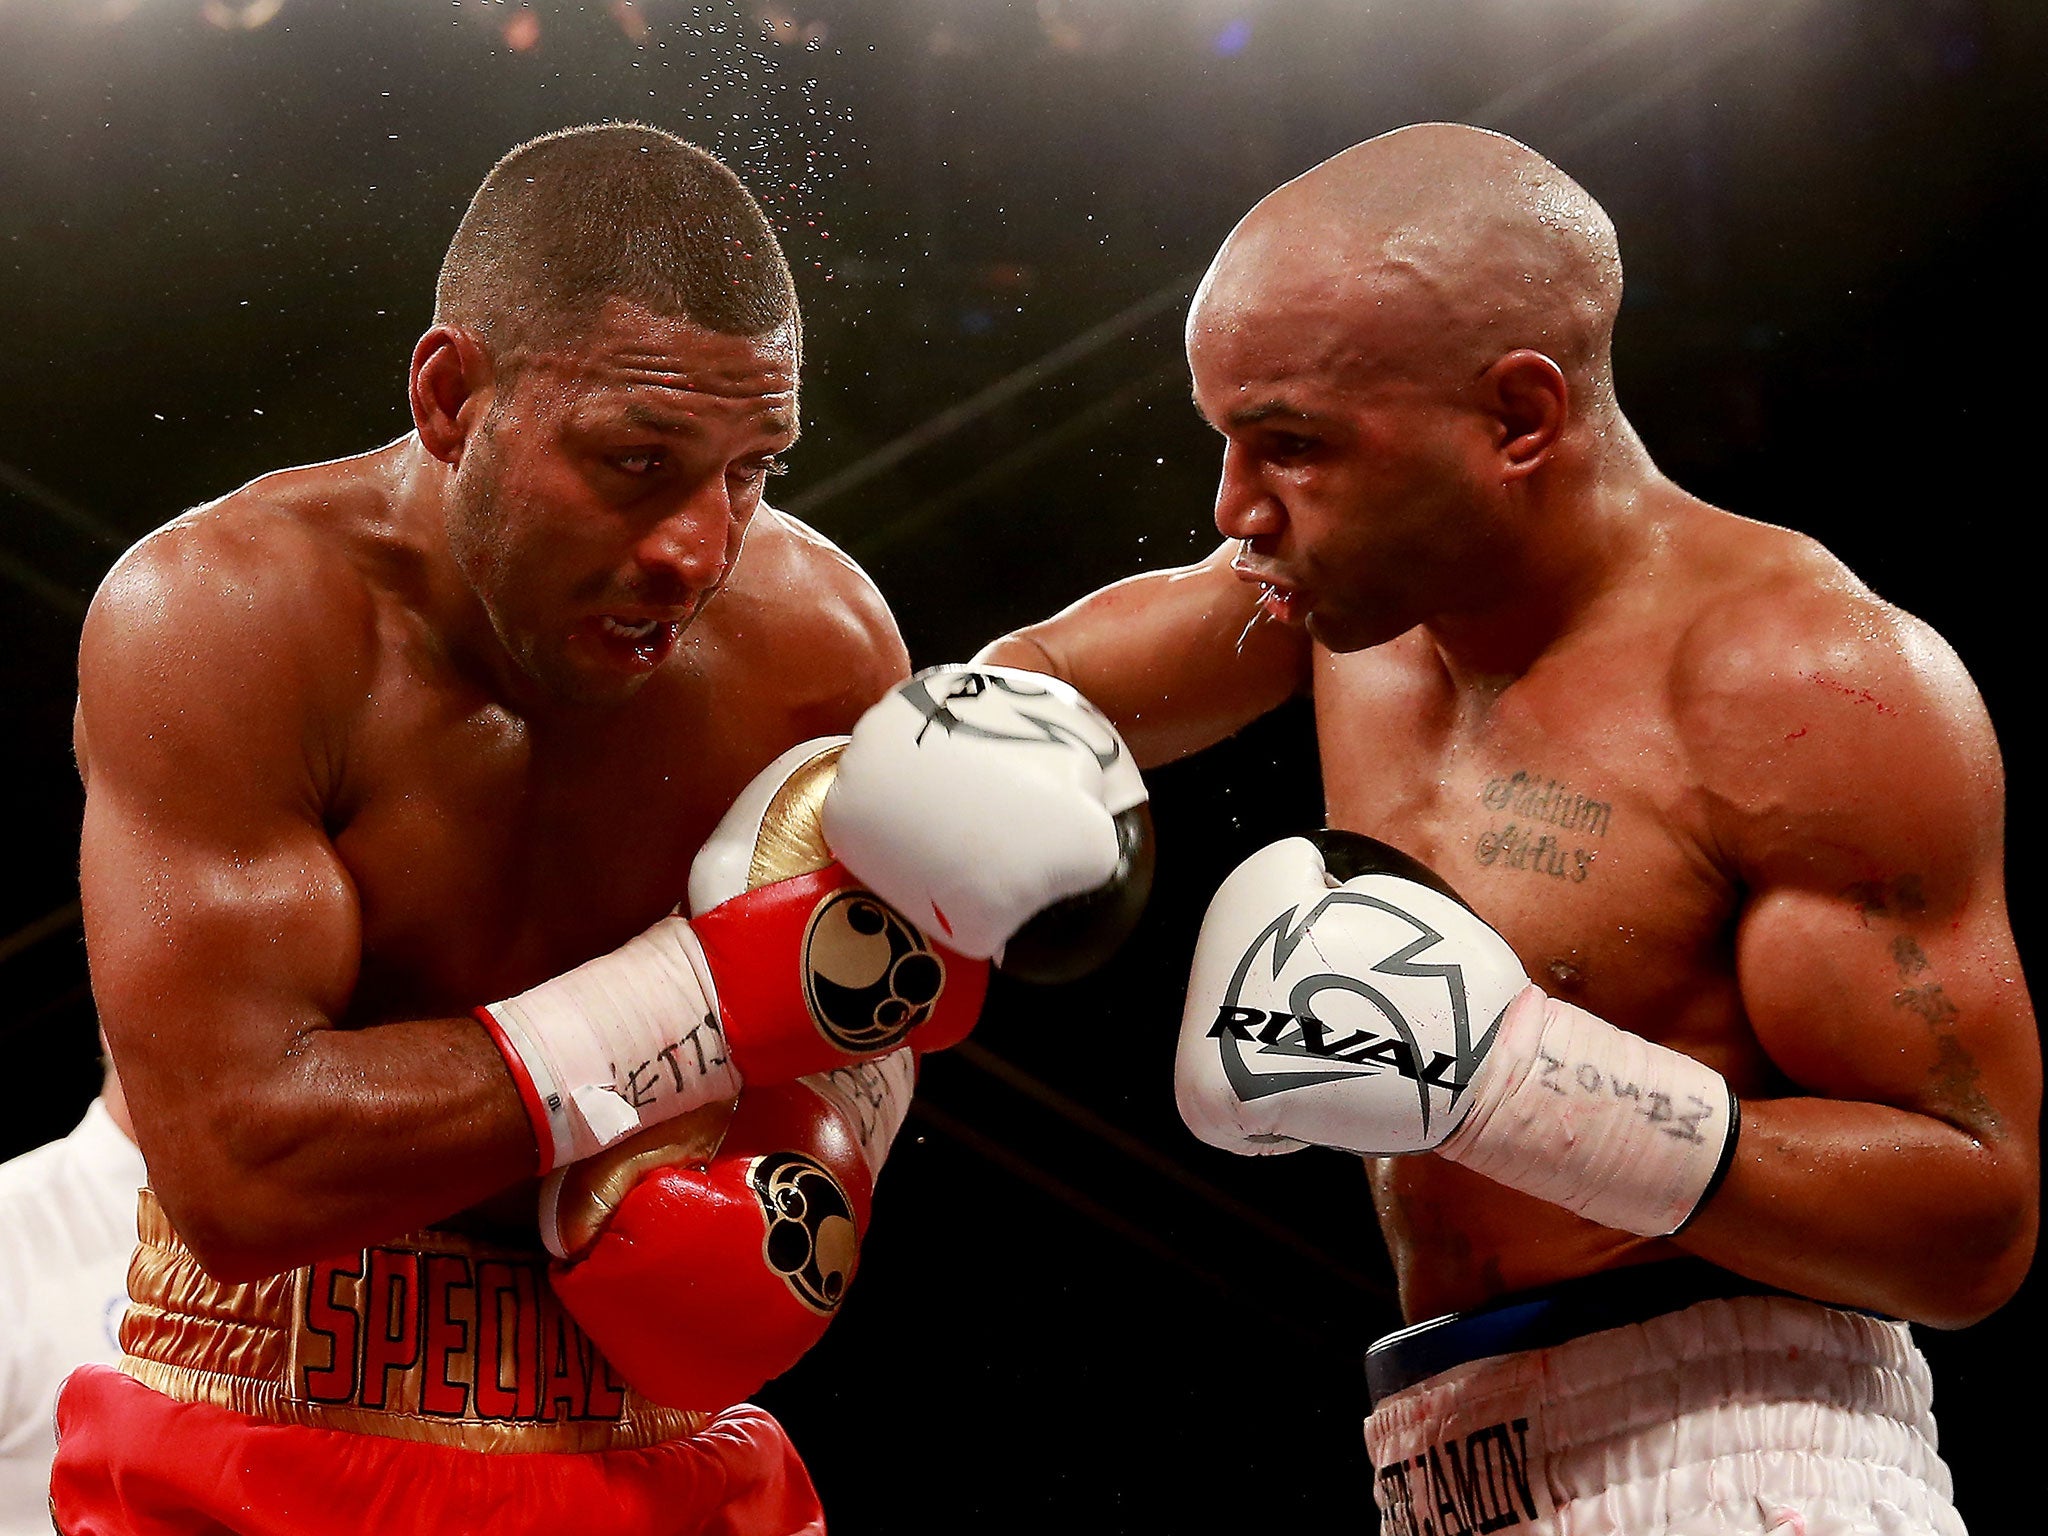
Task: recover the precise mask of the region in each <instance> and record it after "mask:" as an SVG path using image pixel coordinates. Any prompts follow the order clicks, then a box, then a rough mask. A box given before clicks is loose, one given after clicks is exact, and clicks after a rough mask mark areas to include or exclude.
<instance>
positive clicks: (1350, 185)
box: [984, 124, 2040, 1533]
mask: <svg viewBox="0 0 2048 1536" xmlns="http://www.w3.org/2000/svg"><path fill="white" fill-rule="evenodd" d="M1621 292H1622V273H1621V262H1620V258H1619V254H1618V250H1617V246H1616V241H1615V234H1614V229H1613V226H1612V225H1611V223H1610V222H1609V220H1608V218H1607V217H1606V215H1605V214H1604V213H1603V211H1602V210H1601V209H1600V207H1599V206H1598V205H1597V204H1596V203H1595V202H1594V200H1593V199H1592V198H1591V197H1590V196H1588V195H1587V193H1586V192H1585V191H1584V190H1583V189H1582V188H1580V187H1579V186H1577V185H1576V184H1575V183H1574V182H1573V181H1572V180H1571V179H1570V178H1568V177H1567V176H1565V175H1564V174H1563V173H1562V172H1561V171H1560V170H1558V168H1557V167H1555V166H1553V165H1551V164H1549V163H1548V162H1547V161H1545V160H1544V159H1543V158H1541V157H1540V156H1538V155H1537V154H1535V153H1533V152H1532V151H1530V150H1529V149H1527V148H1525V147H1524V146H1522V145H1520V144H1518V143H1515V142H1513V141H1512V140H1509V139H1507V138H1504V137H1501V136H1499V135H1497V134H1493V133H1488V132H1484V131H1481V130H1478V129H1474V128H1469V127H1464V126H1458V125H1447V124H1430V125H1420V126H1415V127H1410V128H1406V129H1403V130H1400V131H1398V132H1394V133H1390V134H1388V135H1385V136H1383V137H1380V138H1376V139H1372V140H1370V141H1367V142H1365V143H1362V144H1360V145H1357V146H1355V147H1354V148H1352V149H1350V150H1347V151H1345V152H1344V153H1342V154H1339V155H1337V156H1335V157H1334V158H1332V159H1330V160H1328V161H1326V162H1324V163H1323V164H1321V165H1318V166H1317V167H1315V168H1314V169H1312V170H1310V171H1309V172H1307V173H1306V174H1304V175H1303V176H1301V177H1300V178H1298V179H1297V180H1294V181H1292V182H1290V183H1288V184H1287V185H1285V186H1283V187H1281V188H1279V189H1278V190H1277V191H1275V192H1274V193H1272V194H1271V195H1270V196H1269V197H1267V198H1266V199H1265V200H1264V201H1262V202H1261V203H1259V204H1258V206H1257V207H1255V208H1254V209H1253V210H1252V211H1251V212H1250V213H1249V214H1248V215H1247V216H1246V217H1245V218H1244V220H1243V221H1242V222H1241V223H1240V224H1239V225H1238V227H1237V228H1236V229H1235V230H1234V231H1233V232H1232V233H1231V235H1230V237H1229V239H1228V240H1227V242H1226V243H1225V244H1224V246H1223V248H1222V250H1221V251H1220V253H1219V254H1218V255H1217V257H1216V259H1215V262H1214V264H1213V265H1212V266H1211V268H1210V269H1209V272H1208V274H1207V276H1206V277H1205V279H1204V280H1203V282H1202V284H1201V286H1200V288H1199V290H1198V292H1197V294H1196V297H1195V301H1194V305H1193V309H1192V311H1191V313H1190V315H1189V318H1188V324H1187V351H1188V360H1189V366H1190V368H1191V370H1192V374H1193V382H1194V396H1195V403H1196V405H1197V408H1198V409H1199V410H1200V412H1201V414H1202V415H1203V417H1204V418H1205V419H1206V420H1207V421H1208V422H1209V423H1210V424H1211V425H1213V426H1214V427H1215V428H1216V430H1217V431H1218V432H1219V433H1220V434H1222V437H1223V442H1224V447H1223V471H1222V482H1221V485H1220V488H1219V490H1218V493H1217V503H1216V512H1215V520H1216V525H1217V528H1218V530H1219V531H1220V532H1221V533H1222V534H1223V536H1224V538H1225V540H1226V542H1225V543H1224V544H1223V545H1222V546H1221V547H1220V548H1219V549H1217V550H1216V551H1215V552H1214V553H1213V554H1212V555H1210V556H1209V557H1208V558H1207V559H1206V560H1204V561H1202V562H1201V563H1199V564H1197V565H1193V566H1189V567H1187V568H1185V569H1179V570H1172V571H1163V572H1155V573H1150V574H1145V575H1141V576H1136V577H1133V578H1131V579H1129V580H1127V581H1123V582H1119V583H1117V584H1115V585H1112V586H1110V587H1108V588H1106V589H1104V590H1102V591H1100V592H1098V593H1096V594H1094V595H1093V596H1090V597H1087V598H1085V599H1083V600H1081V601H1079V602H1077V603H1076V604H1075V605H1073V606H1072V607H1071V608H1069V609H1067V610H1066V611H1065V612H1063V613H1061V614H1059V615H1057V616H1056V617H1054V618H1052V619H1050V620H1048V621H1046V622H1044V623H1042V624H1038V625H1034V626H1032V627H1030V628H1027V629H1024V630H1022V631H1020V632H1018V633H1017V634H1015V635H1012V636H1009V637H1007V638H1005V639H1003V640H1001V641H999V642H996V643H995V644H993V645H991V646H990V647H988V648H987V650H986V651H985V652H984V659H987V660H992V661H999V662H1007V663H1010V664H1014V665H1019V666H1028V667H1033V668H1037V669H1041V670H1044V671H1047V672H1052V673H1056V674H1058V675H1060V676H1062V677H1065V678H1066V679H1068V680H1069V681H1071V682H1073V683H1074V684H1075V685H1076V686H1078V687H1079V688H1080V689H1081V690H1082V691H1083V692H1084V693H1086V694H1087V695H1088V696H1089V697H1090V698H1092V699H1093V700H1094V701H1095V702H1096V703H1097V704H1099V705H1101V706H1102V707H1103V709H1104V710H1105V711H1106V712H1107V713H1108V714H1109V716H1110V717H1111V718H1112V719H1113V720H1114V721H1115V722H1116V723H1117V724H1118V725H1119V726H1120V727H1121V729H1122V730H1123V732H1124V733H1125V735H1126V737H1127V739H1128V740H1129V741H1130V742H1131V744H1132V746H1133V748H1134V750H1135V751H1136V752H1137V754H1138V756H1139V759H1140V761H1141V762H1146V763H1160V762H1165V761H1168V760H1170V759H1173V758H1177V757H1181V756H1183V755H1185V754H1187V753H1191V752H1194V751H1197V750H1199V749H1200V748H1202V747H1204V746H1206V745H1208V744H1209V743H1212V742H1215V741H1217V740H1219V739H1220V738H1222V737H1224V736H1226V735H1228V734H1230V733H1231V732H1233V731H1235V730H1237V729H1238V728H1239V727H1241V726H1243V725H1244V724H1246V723H1247V722H1249V721H1251V720H1253V719H1255V718H1257V717H1258V716H1259V715H1261V714H1263V713H1264V712H1266V711H1268V710H1271V709H1273V708H1274V707H1275V706H1277V705H1279V704H1280V703H1282V702H1283V701H1285V700H1288V699H1290V698H1294V697H1296V696H1299V695H1304V694H1306V695H1307V696H1309V697H1310V698H1311V699H1312V700H1313V703H1314V709H1315V719H1316V728H1317V736H1318V741H1319V746H1320V755H1321V762H1322V777H1323V786H1324V791H1325V796H1326V802H1327V814H1328V822H1329V829H1330V830H1328V831H1316V830H1315V829H1314V828H1313V827H1309V826H1305V827H1304V829H1303V830H1304V832H1305V833H1307V834H1309V835H1307V836H1304V837H1301V838H1293V839H1287V840H1284V841H1283V842H1282V843H1279V844H1276V845H1273V846H1272V847H1270V848H1267V849H1263V850H1258V851H1257V852H1255V853H1253V854H1252V855H1251V857H1250V858H1248V859H1246V860H1245V862H1244V864H1243V865H1242V866H1241V867H1240V868H1239V869H1238V870H1237V871H1236V873H1234V874H1233V875H1232V876H1231V878H1230V880H1229V881H1228V882H1226V884H1225V886H1224V887H1223V889H1222V890H1221V891H1220V892H1219V893H1218V894H1217V897H1216V901H1215V903H1214V905H1212V907H1211V909H1210V912H1209V915H1208V917H1207V919H1206V920H1205V923H1204V925H1203V931H1202V934H1201V936H1200V940H1199V943H1198V945H1197V948H1196V952H1195V957H1194V966H1193V972H1192V976H1191V981H1190V989H1189V993H1188V997H1187V1002H1186V1009H1185V1016H1184V1020H1183V1026H1182V1036H1181V1045H1180V1051H1179V1058H1178V1064H1177V1087H1178V1094H1179V1099H1180V1104H1181V1109H1182V1112H1183V1115H1184V1117H1185V1118H1186V1119H1187V1121H1188V1123H1189V1124H1190V1126H1191V1127H1192V1128H1193V1129H1194V1130H1195V1131H1196V1133H1197V1134H1198V1135H1200V1136H1202V1137H1203V1138H1204V1139H1205V1140H1208V1141H1210V1142H1212V1143H1214V1144H1216V1145H1219V1146H1225V1147H1229V1148H1231V1149H1233V1150H1236V1151H1239V1152H1245V1153H1276V1152H1285V1151H1290V1150H1293V1149H1295V1148H1298V1147H1301V1146H1303V1145H1309V1144H1316V1145H1325V1146H1335V1147H1341V1148H1344V1149H1346V1150H1349V1151H1352V1152H1357V1153H1361V1154H1364V1155H1365V1156H1366V1157H1367V1159H1368V1163H1367V1167H1368V1170H1369V1173H1370V1182H1371V1187H1372V1190H1373V1195H1374V1200H1375V1204H1376V1207H1377V1211H1378V1215H1379V1219H1380V1223H1381V1226H1382V1228H1383V1230H1384V1232H1385V1236H1386V1240H1387V1242H1388V1245H1389V1248H1390V1250H1391V1252H1392V1256H1393V1260H1394V1263H1395V1267H1396V1270H1397V1273H1398V1276H1399V1282H1400V1294H1401V1302H1402V1307H1403V1311H1404V1313H1405V1315H1406V1317H1407V1318H1408V1319H1409V1320H1410V1322H1411V1323H1412V1324H1414V1325H1415V1326H1413V1327H1411V1328H1409V1329H1406V1330H1404V1331H1403V1333H1401V1334H1399V1335H1396V1336H1394V1337H1393V1338H1392V1339H1390V1340H1386V1341H1382V1342H1381V1343H1380V1344H1379V1345H1377V1346H1375V1348H1374V1349H1373V1350H1372V1351H1371V1352H1370V1354H1369V1356H1368V1365H1369V1369H1368V1375H1369V1380H1370V1385H1371V1388H1372V1391H1373V1394H1374V1397H1375V1404H1376V1405H1375V1408H1374V1410H1373V1413H1372V1416H1371V1419H1370V1421H1369V1423H1368V1425H1367V1430H1366V1438H1367V1444H1368V1447H1369V1449H1370V1451H1371V1454H1372V1457H1373V1460H1374V1464H1375V1467H1376V1469H1377V1482H1376V1487H1375V1490H1374V1491H1375V1495H1376V1497H1377V1500H1378V1504H1379V1509H1380V1513H1381V1517H1382V1521H1383V1528H1384V1529H1386V1530H1388V1531H1390V1532H1436V1533H1447V1532H1453V1531H1466V1530H1475V1531H1476V1530H1486V1531H1496V1530H1523V1529H1529V1530H1542V1531H1546V1532H1563V1531H1570V1532H1574V1533H1583V1532H1595V1531H1597V1532H1610V1531H1611V1532H1641V1531H1647V1530H1672V1531H1685V1532H1762V1531H1767V1530H1769V1531H1788V1532H1789V1531H1804V1532H1809V1533H1819V1532H1846V1531H1857V1532H1877V1531H1885V1532H1895V1531H1896V1532H1903V1531H1916V1532H1917V1531H1939V1532H1945V1533H1952V1532H1955V1531H1958V1530H1959V1529H1960V1522H1959V1521H1958V1519H1957V1517H1956V1515H1955V1512H1954V1510H1953V1508H1952V1507H1951V1504H1950V1493H1951V1489H1950V1479H1949V1474H1948V1471H1947V1469H1946V1467H1945V1466H1944V1464H1943V1463H1942V1462H1941V1460H1940V1458H1939V1456H1938V1455H1937V1453H1936V1448H1935V1434H1934V1424H1933V1420H1932V1418H1931V1417H1930V1414H1929V1388H1928V1375H1927V1371H1926V1368H1925V1366H1924V1364H1923V1362H1922V1359H1921V1357H1920V1355H1919V1354H1918V1352H1917V1351H1916V1350H1915V1348H1914V1346H1913V1344H1912V1342H1911V1340H1910V1337H1909V1335H1908V1330H1907V1326H1906V1324H1907V1323H1908V1322H1911V1323H1920V1324H1925V1325H1929V1326H1934V1327H1941V1328H1954V1327H1961V1326H1965V1325H1967V1324H1969V1323H1971V1322H1973V1321H1975V1320H1977V1319H1980V1318H1982V1317H1984V1316H1985V1315H1986V1314H1987V1313H1989V1312H1991V1311H1992V1310H1993V1309H1995V1308H1996V1307H1998V1306H1999V1305H2000V1304H2001V1303H2003V1302H2004V1301H2005V1300H2006V1299H2007V1298H2009V1297H2010V1296H2011V1295H2012V1294H2013V1291H2014V1289H2015V1288H2016V1287H2017V1285H2018V1284H2019V1282H2020V1280H2021V1278H2022V1276H2023V1275H2024V1273H2025V1271H2026V1268H2027V1266H2028V1263H2029V1261H2030V1257H2031V1255H2032V1253H2033V1249H2034V1242H2035V1229H2036V1220H2037V1210H2038V1189H2039V1185H2038V1145H2037V1124H2038V1114H2039V1102H2040V1098H2039V1095H2040V1060H2039V1049H2038V1042H2037V1037H2036V1030H2035V1021H2034V1015H2033V1008H2032V1005H2031V1003H2030V1001H2029V998H2028V995H2027V990H2026V986H2025V984H2024V981H2023V980H2022V978H2021V975H2020V968H2019V964H2018V960H2017V957H2016V955H2015V951H2014V944H2013V938H2012V934H2011V932H2010V929H2009V924H2008V919H2007V914H2006V905H2005V897H2004V889H2003V872H2002V858H2003V853H2002V837H2003V831H2004V827H2003V786H2002V778H2001V768H2000V761H1999V753H1998V747H1997V744H1996V742H1995V740H1994V738H1993V733H1992V727H1991V724H1990V722H1989V720H1988V719H1987V718H1986V715H1985V710H1984V707H1983V704H1982V703H1981V701H1980V700H1979V697H1978V694H1977V691H1976V689H1975V688H1974V687H1973V686H1972V683H1971V680H1970V678H1969V677H1968V675H1967V674H1966V673H1965V671H1964V669H1963V667H1962V665H1961V664H1960V663H1959V662H1958V660H1957V659H1956V657H1955V655H1954V654H1953V653H1952V651H1951V650H1950V649H1949V647H1948V646H1947V645H1946V644H1945V643H1944V642H1943V641H1942V639H1941V638H1940V636H1938V635H1936V634H1935V633H1934V632H1933V631H1931V630H1930V629H1929V628H1928V627H1927V625H1925V624H1924V623H1922V622H1920V621H1918V620H1917V619H1915V618H1913V617H1912V616H1910V615H1908V614H1905V613H1902V612H1900V611H1899V610H1898V609H1896V608H1894V607H1892V606H1891V605H1890V604H1888V603H1886V602H1884V601H1883V600H1882V599H1881V598H1879V597H1878V596H1877V595H1876V594H1874V593H1873V592H1871V591H1870V589H1869V588H1867V587H1865V586H1864V585H1863V584H1862V583H1861V582H1859V581H1858V580H1857V579H1856V578H1855V577H1854V576H1853V575H1852V574H1851V573H1850V572H1849V571H1847V570H1845V569H1844V568H1843V567H1842V565H1841V563H1840V562H1839V561H1837V560H1836V559H1835V558H1834V557H1833V556H1831V555H1830V554H1829V553H1828V552H1827V551H1826V550H1825V549H1823V548H1821V547H1820V546H1819V545H1817V544H1816V543H1814V542H1813V541H1812V540H1811V539H1809V538H1806V537H1803V536H1801V535H1799V534H1797V533H1794V532H1791V531H1788V530H1786V529H1783V528H1777V527H1772V526H1769V525H1766V524H1763V523H1758V522H1753V521H1750V520H1748V519H1745V518H1741V517H1737V516H1733V515H1731V514H1729V513H1727V512H1724V511H1720V510H1718V509H1716V508H1713V507H1710V506H1707V505H1705V504H1704V503H1702V502H1700V501H1699V500H1697V499H1696V498H1694V497H1692V496H1690V495H1688V494H1687V493H1686V492H1685V491H1683V490H1682V489H1680V488H1679V487H1678V486H1677V485H1674V484H1673V483H1672V482H1671V481H1670V480H1669V479H1667V478H1666V477H1665V476H1664V475H1662V474H1661V473H1659V471H1658V469H1657V467H1656V465H1655V464H1654V463H1653V462H1652V460H1651V458H1650V455H1649V453H1648V452H1647V451H1646V450H1645V448H1644V446H1643V443H1642V441H1641V440H1640V439H1639V438H1638V436H1637V435H1636V433H1635V432H1634V431H1633V430H1632V428H1631V427H1630V425H1629V423H1628V421H1627V419H1626V418H1625V417H1624V415H1623V414H1622V411H1621V408H1620V406H1619V404H1618V403H1617V401H1616V397H1615V390H1614V381H1613V371H1612V363H1611V355H1610V350H1609V343H1610V337H1611V334H1612V330H1613V325H1614V320H1615V315H1616V313H1617V310H1618V308H1619V306H1620V302H1621ZM1276 1176H1277V1170H1276ZM1435 1319H1443V1321H1440V1322H1432V1320H1435ZM1361 1497H1363V1491H1361Z"/></svg>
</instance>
